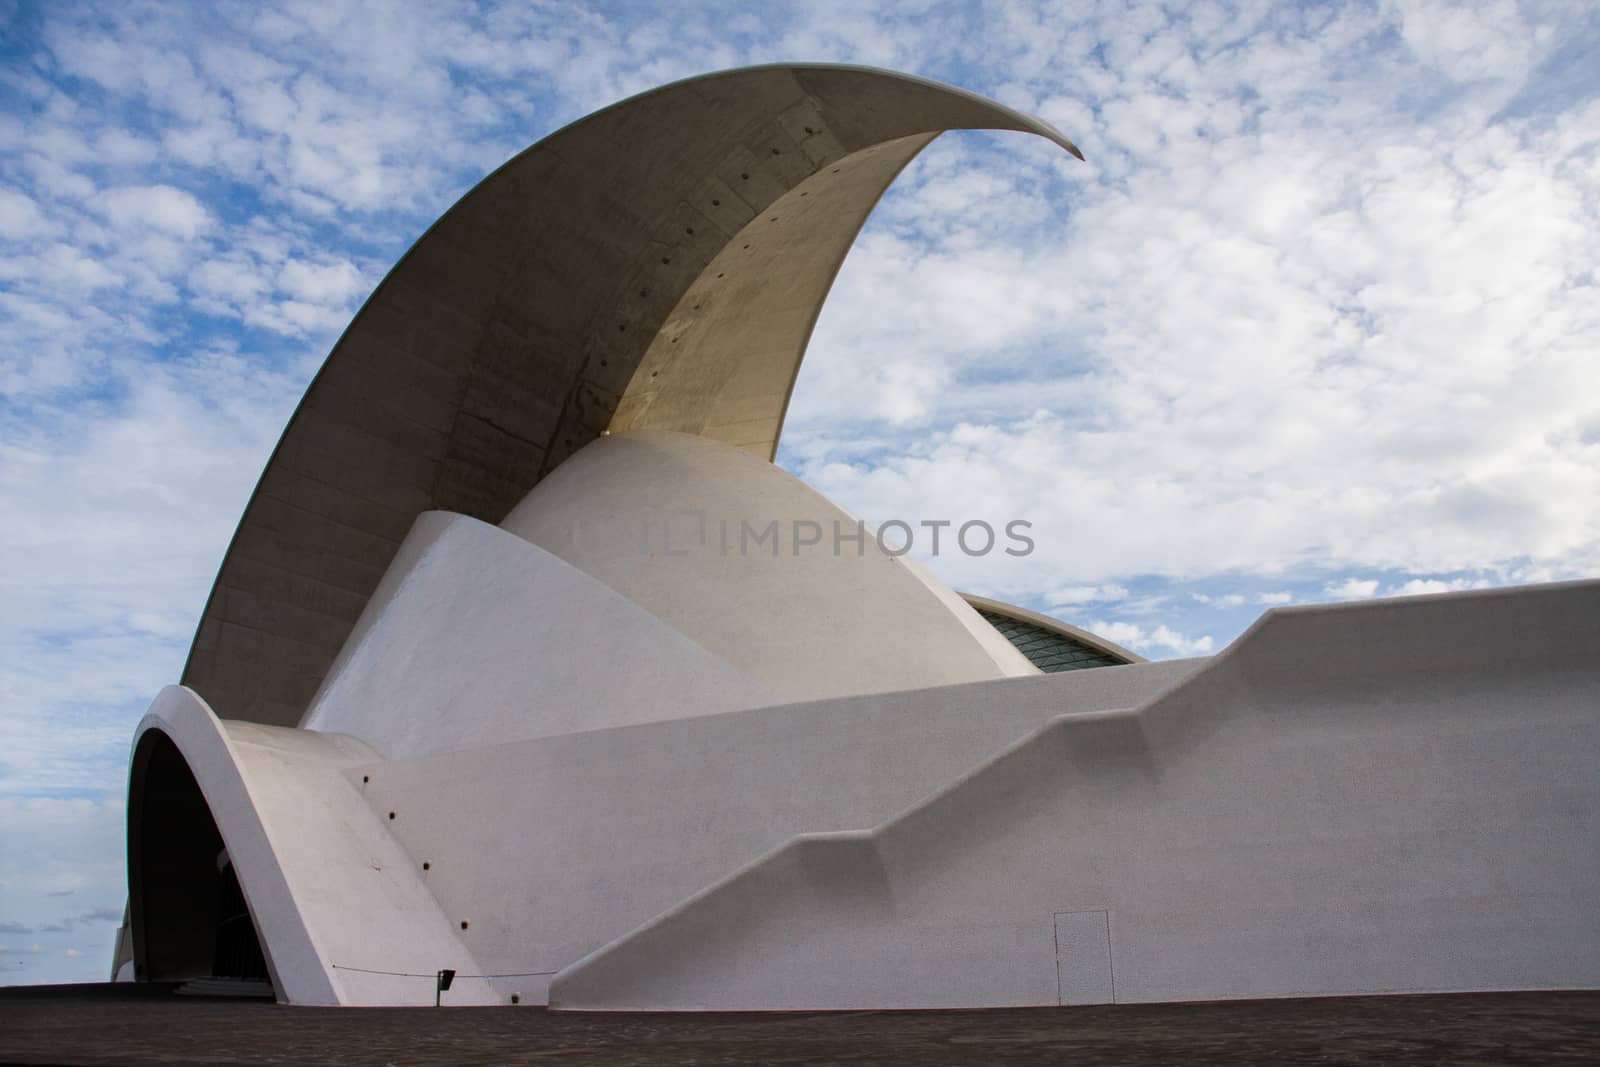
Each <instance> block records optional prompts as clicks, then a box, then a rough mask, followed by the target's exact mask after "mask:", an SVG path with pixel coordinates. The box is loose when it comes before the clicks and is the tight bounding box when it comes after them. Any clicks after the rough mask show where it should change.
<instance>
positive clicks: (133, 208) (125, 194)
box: [96, 185, 212, 238]
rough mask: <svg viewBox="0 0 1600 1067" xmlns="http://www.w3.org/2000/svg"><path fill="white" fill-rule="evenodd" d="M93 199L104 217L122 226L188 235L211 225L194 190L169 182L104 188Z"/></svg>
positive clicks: (207, 214) (207, 213) (208, 215)
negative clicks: (185, 189) (187, 190)
mask: <svg viewBox="0 0 1600 1067" xmlns="http://www.w3.org/2000/svg"><path fill="white" fill-rule="evenodd" d="M96 200H97V206H98V207H99V208H100V210H101V212H102V213H103V214H104V215H105V216H106V218H108V219H109V220H110V221H111V222H112V224H114V225H116V226H119V227H122V228H124V229H140V228H149V229H155V230H161V231H164V232H166V233H171V234H176V235H177V236H179V237H185V238H190V237H196V236H198V235H199V234H201V233H203V232H205V231H206V230H207V229H210V227H211V224H212V219H211V213H210V212H209V211H207V210H206V209H205V208H204V207H203V206H202V205H201V203H200V201H198V200H196V199H195V197H194V194H193V193H188V192H185V191H184V190H182V189H175V188H173V187H172V186H170V185H141V186H128V187H123V188H117V189H107V190H105V191H104V192H102V193H101V194H100V195H99V196H98V197H97V198H96Z"/></svg>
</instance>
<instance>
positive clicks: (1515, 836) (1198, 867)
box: [551, 582, 1600, 1009]
mask: <svg viewBox="0 0 1600 1067" xmlns="http://www.w3.org/2000/svg"><path fill="white" fill-rule="evenodd" d="M1597 648H1600V582H1585V583H1572V584H1569V585H1557V586H1545V587H1537V586H1535V587H1525V588H1521V589H1513V590H1501V591H1495V592H1490V593H1472V594H1456V595H1451V596H1442V597H1433V598H1414V599H1411V600H1409V601H1387V602H1385V601H1375V602H1368V603H1357V604H1345V605H1334V606H1323V607H1315V608H1297V609H1281V610H1277V611H1273V612H1270V613H1268V615H1266V616H1265V617H1263V619H1262V620H1261V621H1260V622H1258V623H1257V624H1256V625H1255V626H1254V627H1253V628H1252V629H1251V630H1250V631H1249V632H1247V633H1246V634H1245V635H1244V636H1243V637H1241V638H1240V639H1239V641H1237V642H1236V643H1235V644H1234V645H1233V646H1231V647H1230V648H1229V649H1228V650H1227V651H1226V652H1225V653H1223V654H1222V655H1220V656H1218V657H1217V658H1216V659H1215V660H1214V661H1213V662H1211V663H1210V664H1208V665H1207V666H1206V667H1205V668H1204V669H1203V670H1201V671H1200V672H1198V673H1196V674H1194V675H1193V676H1192V677H1190V678H1188V679H1187V680H1186V681H1184V682H1183V683H1182V684H1180V685H1178V686H1176V687H1174V688H1173V689H1171V690H1169V691H1168V692H1166V693H1164V694H1162V695H1160V696H1158V697H1156V698H1155V699H1153V700H1150V701H1148V702H1147V703H1145V704H1143V705H1142V706H1140V707H1137V708H1130V709H1125V710H1113V711H1104V712H1102V711H1085V712H1078V713H1067V714H1063V715H1061V716H1058V717H1056V718H1054V719H1052V720H1051V721H1050V722H1048V723H1047V724H1045V725H1044V726H1042V727H1041V728H1040V729H1039V730H1037V731H1036V732H1034V733H1033V734H1031V735H1030V736H1029V737H1027V738H1026V739H1025V740H1023V741H1021V742H1020V743H1018V744H1017V745H1015V746H1012V747H1011V748H1009V749H1008V750H1006V751H1004V752H1002V753H1000V754H999V755H997V756H996V757H995V758H993V759H992V760H989V761H987V762H985V763H984V764H983V765H981V766H979V767H977V768H976V769H975V770H974V771H973V772H972V773H970V774H967V775H964V776H961V777H958V778H957V779H955V780H954V781H952V782H951V783H950V784H948V785H947V786H945V787H943V788H942V789H940V790H938V791H937V792H934V793H933V794H932V795H930V796H929V797H928V798H926V799H925V800H923V801H922V802H920V803H918V804H916V805H914V806H912V807H910V808H909V809H907V810H906V811H905V812H903V813H901V814H900V815H899V816H897V817H896V818H895V819H892V820H890V821H888V822H886V823H883V824H881V825H877V826H871V825H863V826H861V827H858V828H855V829H852V830H850V831H846V832H834V833H814V834H806V835H801V836H800V837H797V838H796V839H794V840H793V841H791V842H789V843H788V844H786V845H784V846H783V847H781V848H779V849H776V850H775V851H773V852H772V853H770V854H769V855H767V856H766V857H763V858H762V859H761V860H759V861H757V862H755V863H753V864H751V865H750V866H748V867H746V868H744V869H743V870H741V871H739V872H737V873H735V874H733V875H732V876H730V877H729V878H727V879H725V880H724V881H722V882H720V883H718V884H717V885H715V886H712V887H710V888H708V889H707V890H705V891H703V892H702V893H700V894H698V895H696V896H694V897H692V898H689V899H688V900H686V901H685V902H684V903H683V904H680V905H679V906H677V907H676V908H674V909H672V910H670V911H668V912H666V913H665V914H663V915H662V916H661V917H660V918H658V919H656V920H654V921H653V922H651V923H649V924H646V925H645V926H643V927H641V928H640V929H639V930H636V931H634V932H633V933H631V934H629V935H627V936H625V937H623V938H620V939H618V940H617V941H616V942H614V943H612V944H611V945H609V946H607V947H606V948H604V949H601V950H600V951H598V952H596V953H593V954H591V955H590V956H588V957H586V958H585V959H583V960H581V961H579V962H577V963H575V964H573V965H571V966H569V967H567V968H564V969H563V970H562V972H561V973H560V974H559V975H557V976H556V978H555V979H554V982H553V985H552V988H551V1003H552V1004H554V1005H556V1006H559V1007H573V1008H607V1009H619V1008H649V1009H692V1008H706V1007H717V1008H729V1009H736V1008H753V1007H780V1006H781V1007H786V1008H839V1007H845V1006H852V1007H862V1006H873V1007H884V1008H890V1007H924V1008H931V1007H955V1006H970V1005H1024V1004H1056V1003H1061V1002H1063V1001H1065V1000H1067V999H1068V998H1069V997H1075V996H1080V995H1081V994H1082V993H1083V991H1085V990H1098V991H1100V994H1099V999H1105V1000H1116V1001H1118V1002H1131V1001H1166V1000H1202V999H1223V998H1235V997H1261V996H1301V995H1314V994H1320V995H1332V994H1341V993H1376V992H1394V991H1450V990H1473V989H1554V988H1589V987H1593V986H1595V985H1596V984H1597V983H1600V937H1597V936H1596V934H1597V927H1596V919H1595V916H1597V915H1600V775H1596V774H1595V773H1594V767H1595V764H1596V757H1597V756H1600V655H1597V654H1596V649H1597ZM1133 669H1136V668H1126V667H1125V668H1117V670H1120V671H1128V670H1133ZM1052 677H1059V676H1052ZM1101 923H1103V924H1104V928H1105V930H1106V934H1105V935H1104V936H1103V937H1102V938H1099V939H1096V938H1095V937H1093V936H1091V932H1092V930H1093V929H1094V928H1095V926H1096V924H1101Z"/></svg>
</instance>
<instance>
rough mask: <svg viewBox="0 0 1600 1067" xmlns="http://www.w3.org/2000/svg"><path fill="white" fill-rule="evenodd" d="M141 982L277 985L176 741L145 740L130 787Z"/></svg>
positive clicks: (133, 911) (133, 913) (132, 893)
mask: <svg viewBox="0 0 1600 1067" xmlns="http://www.w3.org/2000/svg"><path fill="white" fill-rule="evenodd" d="M128 899H129V907H130V914H129V920H130V925H131V926H132V930H133V968H134V978H135V979H136V980H139V981H147V982H181V981H187V980H190V979H195V978H234V979H247V980H250V981H255V982H269V983H270V982H271V978H270V977H269V974H268V969H267V961H266V956H265V954H264V953H263V952H262V950H261V939H260V937H259V936H258V935H257V933H256V928H255V923H254V922H253V921H252V920H251V918H250V912H249V909H248V908H247V907H246V905H245V898H244V892H243V890H242V889H241V888H240V885H239V879H238V876H237V874H236V873H235V871H234V867H233V863H232V861H231V859H230V858H229V856H228V852H227V849H226V847H225V846H224V844H223V841H222V834H221V833H220V832H219V831H218V830H217V823H216V820H215V819H214V818H213V817H212V815H211V807H210V805H208V804H207V803H206V798H205V795H204V794H203V793H202V792H201V791H200V785H199V783H197V782H196V781H195V778H194V774H193V772H192V771H190V769H189V764H188V762H187V761H186V760H185V759H184V758H183V754H182V753H181V752H179V751H178V746H177V745H175V744H173V743H172V739H171V738H169V737H168V736H167V735H166V734H164V733H162V732H161V731H159V730H149V731H146V733H145V734H144V736H143V737H142V738H140V740H139V746H138V748H137V749H136V750H135V752H134V756H133V768H132V774H131V776H130V781H129V787H128Z"/></svg>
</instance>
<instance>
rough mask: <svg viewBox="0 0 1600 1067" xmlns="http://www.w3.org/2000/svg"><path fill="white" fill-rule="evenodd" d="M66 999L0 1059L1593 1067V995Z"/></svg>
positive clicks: (19, 1012) (1596, 1023)
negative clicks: (872, 1000)
mask: <svg viewBox="0 0 1600 1067" xmlns="http://www.w3.org/2000/svg"><path fill="white" fill-rule="evenodd" d="M62 990H63V987H55V988H54V989H53V990H37V991H32V992H29V993H24V992H23V991H18V990H0V1064H130V1065H145V1064H200V1063H207V1064H282V1063H327V1064H348V1065H352V1067H354V1065H361V1067H365V1065H368V1064H373V1065H377V1064H407V1063H449V1064H513V1063H516V1064H522V1063H560V1064H580V1065H581V1064H596V1065H599V1064H604V1065H607V1067H630V1065H634V1064H716V1065H735V1064H741V1065H742V1064H764V1065H765V1064H771V1065H788V1064H878V1063H908V1064H929V1065H940V1064H974V1065H976V1064H983V1065H1005V1064H1022V1063H1030V1064H1031V1063H1051V1064H1058V1063H1059V1064H1073V1065H1090V1064H1118V1065H1124V1067H1136V1065H1140V1064H1173V1063H1182V1064H1190V1063H1228V1064H1253V1063H1259V1064H1269V1063H1270V1064H1280V1063H1318V1064H1370V1063H1381V1064H1385V1065H1389V1064H1423V1063H1428V1064H1433V1063H1450V1064H1565V1063H1572V1064H1580V1063H1581V1064H1595V1063H1600V992H1566V993H1489V994H1476V993H1475V994H1455V995H1448V996H1396V997H1339V998H1324V999H1315V1000H1261V1001H1228V1002H1219V1003H1208V1004H1138V1005H1116V1006H1106V1007H1079V1008H1010V1009H990V1010H981V1011H979V1010H974V1011H914V1012H913V1011H858V1012H804V1013H794V1012H784V1013H762V1014H754V1013H741V1014H726V1013H708V1014H643V1013H567V1012H550V1011H545V1010H543V1009H540V1008H513V1007H505V1008H441V1009H437V1010H434V1009H419V1008H294V1007H283V1006H278V1005H274V1004H270V1003H264V1002H238V1001H220V1000H195V999H190V998H180V997H171V996H149V995H146V996H127V995H114V994H111V993H107V992H105V987H102V988H101V991H100V992H99V993H98V994H92V993H87V992H80V993H77V994H71V993H67V992H64V991H62Z"/></svg>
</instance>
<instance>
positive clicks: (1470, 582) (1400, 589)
mask: <svg viewBox="0 0 1600 1067" xmlns="http://www.w3.org/2000/svg"><path fill="white" fill-rule="evenodd" d="M1488 585H1489V583H1488V582H1487V581H1485V580H1484V579H1482V578H1453V579H1450V580H1449V581H1442V580H1440V579H1438V578H1412V579H1410V580H1408V581H1405V582H1401V583H1400V584H1398V585H1392V586H1390V587H1389V588H1388V589H1386V590H1385V591H1384V595H1386V596H1418V595H1420V594H1423V593H1458V592H1460V591H1461V590H1463V589H1484V588H1487V587H1488Z"/></svg>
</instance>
